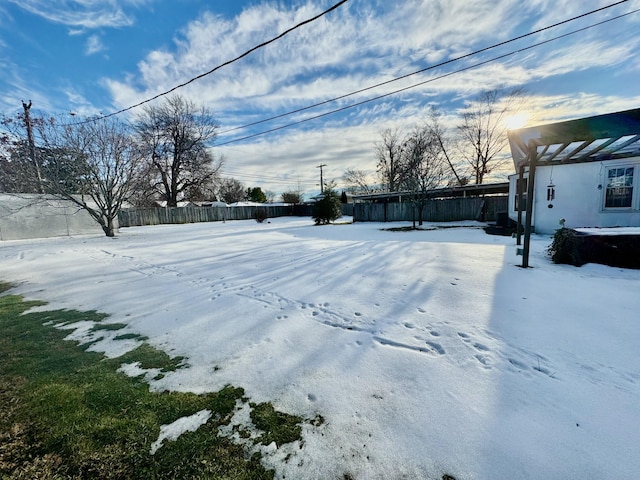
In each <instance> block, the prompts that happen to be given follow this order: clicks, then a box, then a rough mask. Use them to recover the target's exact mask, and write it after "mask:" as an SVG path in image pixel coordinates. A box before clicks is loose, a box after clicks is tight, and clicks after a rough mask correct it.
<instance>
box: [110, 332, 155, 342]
mask: <svg viewBox="0 0 640 480" xmlns="http://www.w3.org/2000/svg"><path fill="white" fill-rule="evenodd" d="M113 339H114V340H140V341H141V342H144V341H145V340H149V337H145V336H144V335H140V334H139V333H123V334H122V335H118V336H116V337H114V338H113Z"/></svg>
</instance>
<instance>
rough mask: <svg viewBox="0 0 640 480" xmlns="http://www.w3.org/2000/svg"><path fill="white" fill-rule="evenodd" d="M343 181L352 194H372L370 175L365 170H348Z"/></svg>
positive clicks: (343, 176)
mask: <svg viewBox="0 0 640 480" xmlns="http://www.w3.org/2000/svg"><path fill="white" fill-rule="evenodd" d="M342 181H343V182H344V183H345V185H346V186H347V188H346V189H347V191H348V192H350V193H364V194H367V193H372V192H373V187H372V186H371V183H370V181H369V175H368V174H367V172H365V171H364V170H358V169H355V168H348V169H347V170H346V171H345V172H344V174H343V175H342Z"/></svg>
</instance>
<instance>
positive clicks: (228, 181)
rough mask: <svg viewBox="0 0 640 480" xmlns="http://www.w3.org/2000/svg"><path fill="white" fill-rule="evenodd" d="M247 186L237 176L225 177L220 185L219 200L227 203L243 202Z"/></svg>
mask: <svg viewBox="0 0 640 480" xmlns="http://www.w3.org/2000/svg"><path fill="white" fill-rule="evenodd" d="M246 191H247V190H246V188H245V187H244V185H243V184H242V182H240V181H239V180H236V179H235V178H224V179H222V180H221V181H220V184H219V186H218V200H221V201H223V202H225V203H236V202H241V201H243V200H244V199H245V196H246Z"/></svg>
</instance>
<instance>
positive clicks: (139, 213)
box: [118, 205, 353, 227]
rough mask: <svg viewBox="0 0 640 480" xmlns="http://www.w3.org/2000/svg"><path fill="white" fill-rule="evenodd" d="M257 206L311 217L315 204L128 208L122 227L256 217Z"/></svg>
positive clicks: (270, 213) (346, 211) (346, 208)
mask: <svg viewBox="0 0 640 480" xmlns="http://www.w3.org/2000/svg"><path fill="white" fill-rule="evenodd" d="M352 208H353V205H343V206H342V213H343V215H352ZM256 210H265V211H266V212H267V218H275V217H286V216H298V217H311V214H312V210H313V206H312V205H284V206H283V205H264V206H250V207H249V206H244V207H167V208H165V207H154V208H128V209H125V210H120V212H119V213H118V224H119V226H120V227H139V226H143V225H162V224H167V223H198V222H221V221H226V220H248V219H252V218H255V213H256Z"/></svg>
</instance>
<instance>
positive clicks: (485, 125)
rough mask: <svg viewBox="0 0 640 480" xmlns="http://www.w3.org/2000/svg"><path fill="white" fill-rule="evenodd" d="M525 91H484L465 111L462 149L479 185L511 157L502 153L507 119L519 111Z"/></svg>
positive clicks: (461, 130) (461, 124) (505, 140)
mask: <svg viewBox="0 0 640 480" xmlns="http://www.w3.org/2000/svg"><path fill="white" fill-rule="evenodd" d="M523 93H524V90H523V89H521V88H518V89H513V90H509V91H502V90H492V91H488V92H484V93H482V94H481V95H480V96H479V97H477V98H476V99H475V100H474V101H473V102H471V104H470V105H469V106H468V108H466V109H465V110H464V111H463V113H462V119H461V122H460V124H459V125H458V132H459V134H460V138H461V143H460V146H461V148H460V152H461V155H462V157H463V158H464V159H465V160H466V161H467V163H468V165H469V166H470V168H471V170H472V172H473V175H474V177H475V182H476V184H480V183H483V181H484V179H485V175H487V174H490V173H491V172H493V171H495V170H496V169H498V168H499V167H501V166H503V165H504V164H505V163H506V162H507V161H508V160H509V158H508V156H501V155H500V153H501V152H503V151H504V150H505V148H506V146H507V134H506V130H507V127H506V124H505V119H506V117H507V116H508V115H511V114H513V113H515V112H517V110H518V107H519V104H520V102H521V98H522V95H523Z"/></svg>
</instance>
